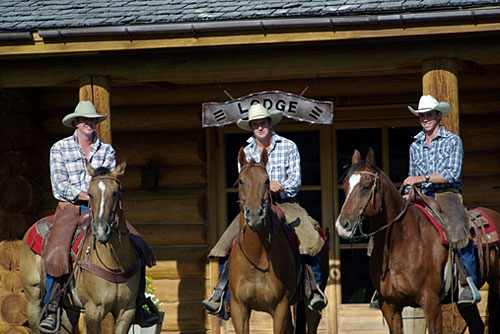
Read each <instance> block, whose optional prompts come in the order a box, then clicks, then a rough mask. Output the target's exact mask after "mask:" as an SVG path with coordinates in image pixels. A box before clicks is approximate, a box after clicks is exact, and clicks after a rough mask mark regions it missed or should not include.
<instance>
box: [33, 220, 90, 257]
mask: <svg viewBox="0 0 500 334" xmlns="http://www.w3.org/2000/svg"><path fill="white" fill-rule="evenodd" d="M80 221H81V223H80V222H79V225H78V228H77V229H76V232H75V235H74V237H73V242H72V246H71V251H72V253H73V254H77V253H78V248H79V247H80V243H81V242H82V240H83V237H84V236H85V233H83V232H85V230H86V229H87V228H88V222H89V221H88V220H87V219H82V220H80ZM52 226H54V215H52V216H47V217H45V218H43V219H41V220H39V221H38V222H37V223H35V224H34V225H33V226H31V227H30V229H29V230H28V236H27V238H26V244H27V245H28V246H29V247H30V248H31V250H33V251H34V252H35V253H37V254H38V255H40V256H41V255H42V252H43V248H44V243H45V240H46V239H47V237H48V236H49V234H50V231H51V229H52Z"/></svg>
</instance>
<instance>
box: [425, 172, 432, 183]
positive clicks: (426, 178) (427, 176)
mask: <svg viewBox="0 0 500 334" xmlns="http://www.w3.org/2000/svg"><path fill="white" fill-rule="evenodd" d="M430 179H431V176H430V175H429V174H425V182H429V180H430Z"/></svg>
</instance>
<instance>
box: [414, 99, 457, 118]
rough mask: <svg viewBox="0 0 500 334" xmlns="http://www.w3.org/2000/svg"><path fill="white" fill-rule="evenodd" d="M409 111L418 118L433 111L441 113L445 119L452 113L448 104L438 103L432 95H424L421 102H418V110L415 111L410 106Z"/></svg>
mask: <svg viewBox="0 0 500 334" xmlns="http://www.w3.org/2000/svg"><path fill="white" fill-rule="evenodd" d="M408 110H410V112H411V113H412V114H414V115H416V116H418V115H419V114H421V113H424V112H428V111H431V110H436V111H440V112H441V114H442V115H443V117H445V116H448V115H449V114H450V113H451V107H450V105H449V104H448V102H438V101H437V100H436V99H435V98H434V97H433V96H431V95H423V96H422V97H421V98H420V101H418V109H416V110H415V109H413V108H412V107H410V106H408Z"/></svg>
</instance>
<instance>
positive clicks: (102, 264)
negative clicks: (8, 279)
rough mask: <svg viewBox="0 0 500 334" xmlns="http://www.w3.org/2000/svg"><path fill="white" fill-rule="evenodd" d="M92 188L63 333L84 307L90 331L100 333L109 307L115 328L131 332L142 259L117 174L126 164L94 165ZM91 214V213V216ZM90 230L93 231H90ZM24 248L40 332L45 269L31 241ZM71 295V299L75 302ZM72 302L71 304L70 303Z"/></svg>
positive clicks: (31, 309)
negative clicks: (132, 236)
mask: <svg viewBox="0 0 500 334" xmlns="http://www.w3.org/2000/svg"><path fill="white" fill-rule="evenodd" d="M87 169H88V171H89V173H90V174H91V175H92V182H91V184H90V187H89V190H88V193H89V195H90V201H89V206H90V207H91V210H92V213H91V215H86V216H85V215H84V216H82V217H81V218H80V219H82V218H83V217H87V219H91V223H90V229H87V233H86V234H87V235H86V238H85V240H84V242H83V248H82V249H83V251H80V252H79V256H78V258H77V259H75V264H74V273H73V278H72V280H71V284H70V287H71V289H68V290H71V291H68V294H67V296H66V298H65V312H64V316H63V319H62V321H61V323H62V324H61V332H62V333H71V332H72V331H73V327H74V326H75V325H76V324H77V322H78V317H79V312H80V311H79V309H82V308H84V309H85V327H86V333H99V329H100V325H101V321H102V320H103V318H104V317H105V315H106V314H107V313H109V312H111V314H112V315H113V318H114V319H115V333H117V334H118V333H120V334H124V333H127V332H128V330H129V328H130V326H131V323H132V321H133V319H134V315H135V308H136V305H135V301H136V297H137V293H138V288H139V279H140V262H139V259H138V258H137V255H136V252H135V249H134V246H133V245H132V243H131V241H130V238H129V231H128V229H127V225H126V221H125V216H124V214H123V210H122V200H121V187H120V182H119V180H118V179H117V177H119V176H121V175H123V173H124V171H125V163H124V162H123V163H122V164H120V165H119V166H117V168H116V169H114V170H112V171H110V170H108V169H105V168H98V169H95V170H94V169H93V168H92V167H91V166H90V164H87ZM90 217H91V218H90ZM89 230H91V233H88V232H89ZM26 239H27V235H26V236H25V237H24V242H23V246H22V248H21V260H20V272H21V282H22V285H23V287H24V293H25V295H26V298H27V300H28V319H29V324H30V327H31V328H32V330H33V331H34V332H38V328H37V326H38V321H39V318H40V313H41V310H42V306H43V303H42V302H43V296H44V294H45V290H44V284H43V283H42V282H43V281H44V279H45V272H44V270H43V268H42V267H43V266H42V258H41V256H39V255H38V254H36V253H35V252H33V251H32V250H31V249H30V247H28V245H27V244H26ZM70 300H71V302H70ZM68 304H71V306H69V307H68Z"/></svg>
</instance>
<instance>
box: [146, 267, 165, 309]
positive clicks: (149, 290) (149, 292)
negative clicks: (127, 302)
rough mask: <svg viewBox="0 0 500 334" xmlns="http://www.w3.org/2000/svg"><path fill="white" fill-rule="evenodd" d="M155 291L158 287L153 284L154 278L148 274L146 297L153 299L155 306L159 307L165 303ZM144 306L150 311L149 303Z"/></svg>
mask: <svg viewBox="0 0 500 334" xmlns="http://www.w3.org/2000/svg"><path fill="white" fill-rule="evenodd" d="M155 292H156V288H155V287H154V286H153V279H152V278H151V276H146V291H145V293H144V295H145V296H146V298H149V299H151V301H152V302H153V304H154V305H155V307H156V308H157V309H158V308H159V307H160V305H162V304H163V303H162V302H161V301H160V300H159V299H158V297H156V295H155ZM142 307H143V308H144V309H145V310H146V311H150V310H149V307H148V306H147V305H142Z"/></svg>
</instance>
